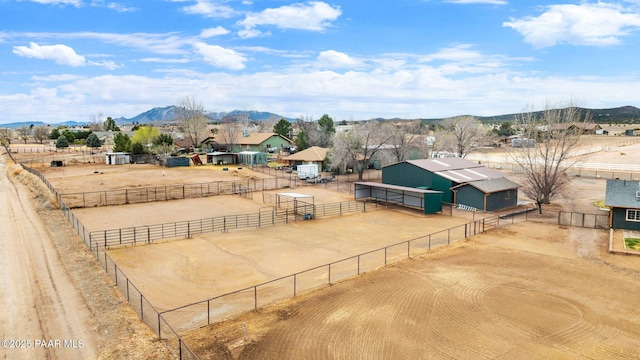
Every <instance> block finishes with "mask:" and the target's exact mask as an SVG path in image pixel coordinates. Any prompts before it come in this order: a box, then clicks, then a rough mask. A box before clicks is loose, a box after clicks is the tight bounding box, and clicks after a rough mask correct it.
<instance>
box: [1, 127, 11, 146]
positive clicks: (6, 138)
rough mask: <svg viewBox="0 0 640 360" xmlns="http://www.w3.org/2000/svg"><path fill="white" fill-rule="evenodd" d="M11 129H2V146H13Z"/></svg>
mask: <svg viewBox="0 0 640 360" xmlns="http://www.w3.org/2000/svg"><path fill="white" fill-rule="evenodd" d="M11 136H12V135H11V129H9V128H2V129H0V144H11Z"/></svg>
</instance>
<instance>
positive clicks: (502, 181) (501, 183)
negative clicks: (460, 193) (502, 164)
mask: <svg viewBox="0 0 640 360" xmlns="http://www.w3.org/2000/svg"><path fill="white" fill-rule="evenodd" d="M466 185H469V186H473V187H474V188H476V189H478V190H480V191H482V192H484V193H485V194H490V193H493V192H497V191H504V190H511V189H517V188H518V187H520V186H519V185H518V184H516V183H514V182H513V181H511V180H509V179H507V178H504V177H503V178H499V179H488V180H477V181H470V182H468V183H464V184H461V185H458V186H454V187H453V188H452V189H455V188H459V187H462V186H466Z"/></svg>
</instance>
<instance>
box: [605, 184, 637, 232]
mask: <svg viewBox="0 0 640 360" xmlns="http://www.w3.org/2000/svg"><path fill="white" fill-rule="evenodd" d="M604 205H605V206H606V207H608V208H609V227H611V228H612V229H626V230H640V181H629V180H607V189H606V194H605V200H604Z"/></svg>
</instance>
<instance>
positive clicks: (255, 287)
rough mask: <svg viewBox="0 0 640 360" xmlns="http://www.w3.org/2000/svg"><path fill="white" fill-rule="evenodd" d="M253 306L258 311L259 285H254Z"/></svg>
mask: <svg viewBox="0 0 640 360" xmlns="http://www.w3.org/2000/svg"><path fill="white" fill-rule="evenodd" d="M253 307H254V310H256V311H258V285H256V286H254V287H253Z"/></svg>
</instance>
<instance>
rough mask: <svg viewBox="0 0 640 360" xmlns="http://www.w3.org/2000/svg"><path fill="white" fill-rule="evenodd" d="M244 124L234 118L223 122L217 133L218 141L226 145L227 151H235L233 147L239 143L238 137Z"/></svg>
mask: <svg viewBox="0 0 640 360" xmlns="http://www.w3.org/2000/svg"><path fill="white" fill-rule="evenodd" d="M243 126H244V125H242V124H238V123H236V122H234V121H232V120H230V121H227V122H225V123H223V124H222V125H220V128H219V129H218V133H217V134H216V142H217V143H218V144H220V145H222V146H224V147H225V149H226V150H227V151H229V152H231V151H233V148H234V147H235V146H236V145H237V143H238V138H240V136H241V134H242V131H243Z"/></svg>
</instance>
